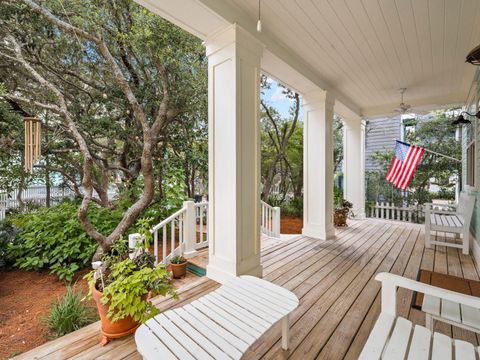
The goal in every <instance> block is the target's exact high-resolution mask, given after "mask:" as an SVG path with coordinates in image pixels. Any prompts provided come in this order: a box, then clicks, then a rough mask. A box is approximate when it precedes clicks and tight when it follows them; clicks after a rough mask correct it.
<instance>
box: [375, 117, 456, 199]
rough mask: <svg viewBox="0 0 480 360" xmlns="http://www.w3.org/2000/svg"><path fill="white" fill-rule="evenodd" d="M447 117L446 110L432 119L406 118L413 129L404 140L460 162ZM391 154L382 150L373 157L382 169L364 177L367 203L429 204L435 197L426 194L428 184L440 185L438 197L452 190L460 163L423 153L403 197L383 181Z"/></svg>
mask: <svg viewBox="0 0 480 360" xmlns="http://www.w3.org/2000/svg"><path fill="white" fill-rule="evenodd" d="M448 114H449V111H448V110H442V111H438V112H436V114H435V115H436V117H435V118H434V119H432V120H428V121H418V120H416V119H409V120H408V121H407V122H408V125H409V126H410V127H411V126H414V127H415V130H414V131H409V132H408V133H407V134H406V139H405V141H406V142H408V143H410V144H417V145H419V146H422V147H424V148H426V149H429V150H432V151H435V152H438V153H440V154H445V155H448V156H451V157H454V158H456V159H461V157H462V154H461V143H460V141H458V140H456V138H455V130H456V126H455V125H452V118H451V117H449V116H450V115H448ZM393 155H394V153H393V149H391V150H387V149H385V151H382V152H377V153H376V154H374V159H375V160H376V161H377V163H378V164H380V166H381V168H382V169H381V170H380V171H375V172H369V173H367V175H366V182H367V193H366V196H367V201H368V202H369V203H370V204H373V203H374V202H375V201H386V202H391V203H395V204H397V205H401V204H403V203H405V202H406V203H407V204H409V205H417V204H424V203H426V202H430V201H431V200H432V198H433V197H434V196H435V194H432V193H431V192H430V191H429V185H430V184H435V185H438V186H440V188H441V189H442V192H441V193H440V195H441V196H443V195H444V194H446V193H451V192H452V191H453V189H454V186H455V183H454V182H452V181H451V179H452V177H455V176H457V177H458V176H459V175H460V171H461V163H460V162H456V161H452V160H450V159H447V158H445V157H441V156H434V155H432V154H430V153H427V152H426V153H425V155H423V157H422V161H421V163H420V164H419V166H418V168H417V170H416V172H415V175H414V177H413V179H412V182H411V183H410V186H409V189H408V191H407V193H406V196H403V194H402V192H401V191H399V190H398V189H396V188H395V187H394V186H393V185H392V184H390V183H388V182H387V181H386V180H385V175H386V173H387V171H388V168H389V167H390V164H391V161H392V158H393ZM432 179H433V181H432Z"/></svg>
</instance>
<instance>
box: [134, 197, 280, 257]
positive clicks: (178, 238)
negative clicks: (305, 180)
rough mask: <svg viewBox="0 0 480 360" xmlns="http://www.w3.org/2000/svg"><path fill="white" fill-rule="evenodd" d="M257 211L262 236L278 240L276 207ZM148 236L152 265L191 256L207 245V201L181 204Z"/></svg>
mask: <svg viewBox="0 0 480 360" xmlns="http://www.w3.org/2000/svg"><path fill="white" fill-rule="evenodd" d="M261 209H262V211H261V230H262V233H263V234H265V235H267V236H271V237H280V208H278V207H273V206H270V205H268V204H267V203H265V202H263V201H262V202H261ZM151 233H152V234H153V251H154V254H155V261H156V263H158V262H162V263H164V264H168V263H169V261H170V259H171V258H172V257H173V256H176V255H180V256H185V257H186V258H191V257H194V256H195V255H196V254H197V250H199V249H201V248H205V247H207V246H208V202H201V203H194V202H193V201H185V202H184V203H183V207H182V208H181V209H180V210H178V211H177V212H175V213H173V214H172V215H170V216H169V217H168V218H166V219H165V220H163V221H162V222H160V223H159V224H157V225H155V226H154V227H153V229H152V230H151ZM137 237H140V235H139V234H132V235H130V239H131V240H130V244H131V245H130V247H134V245H133V244H134V243H135V241H136V240H135V238H137ZM160 246H161V253H162V258H161V261H160V259H159V251H160Z"/></svg>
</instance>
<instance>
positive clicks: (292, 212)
mask: <svg viewBox="0 0 480 360" xmlns="http://www.w3.org/2000/svg"><path fill="white" fill-rule="evenodd" d="M281 213H282V215H287V216H294V217H299V218H303V198H301V197H300V198H293V199H292V200H290V201H287V202H284V203H283V204H282V206H281Z"/></svg>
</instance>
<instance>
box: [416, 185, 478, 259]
mask: <svg viewBox="0 0 480 360" xmlns="http://www.w3.org/2000/svg"><path fill="white" fill-rule="evenodd" d="M474 206H475V197H474V196H472V195H469V194H467V193H465V192H462V193H461V194H460V199H459V200H458V204H456V205H448V207H454V208H455V211H452V210H445V209H440V208H437V207H439V205H434V204H431V203H428V204H425V247H427V248H430V247H431V245H442V246H451V247H455V248H460V249H462V253H463V254H465V255H467V254H468V253H469V249H470V221H471V219H472V213H473V208H474ZM432 231H442V232H446V233H454V234H461V235H462V244H457V243H453V242H447V241H445V242H443V241H436V240H432V239H431V232H432Z"/></svg>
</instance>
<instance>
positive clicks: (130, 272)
mask: <svg viewBox="0 0 480 360" xmlns="http://www.w3.org/2000/svg"><path fill="white" fill-rule="evenodd" d="M128 250H129V249H128V248H127V247H126V246H125V240H123V239H120V240H119V241H117V243H115V244H114V247H113V248H112V251H111V252H110V253H109V254H106V255H104V256H103V259H102V263H101V265H100V264H98V265H99V266H98V268H97V269H96V270H93V271H91V272H90V273H88V274H87V275H86V276H85V278H86V279H87V280H88V282H89V286H90V293H89V297H90V296H91V295H92V291H93V288H95V289H96V290H98V291H100V292H101V293H102V297H101V298H100V302H101V303H102V304H103V305H107V306H108V312H107V318H108V319H109V320H110V321H111V322H116V321H119V320H122V319H124V318H126V317H129V316H130V317H132V318H133V320H134V321H138V322H145V321H147V320H148V319H150V318H151V317H153V316H155V315H157V314H158V313H159V310H158V309H157V308H156V307H155V306H154V305H153V304H152V303H151V302H150V301H149V299H148V298H149V297H153V296H156V295H162V296H167V295H172V296H173V297H174V298H176V297H177V295H176V292H175V289H174V287H173V286H172V284H171V275H170V273H169V272H168V271H167V269H166V268H165V266H164V265H163V264H158V265H155V257H154V255H153V254H150V253H148V252H147V250H146V248H145V249H144V251H143V252H141V254H140V255H138V256H136V257H135V258H133V259H131V258H130V257H129V252H128ZM102 320H103V319H102Z"/></svg>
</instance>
